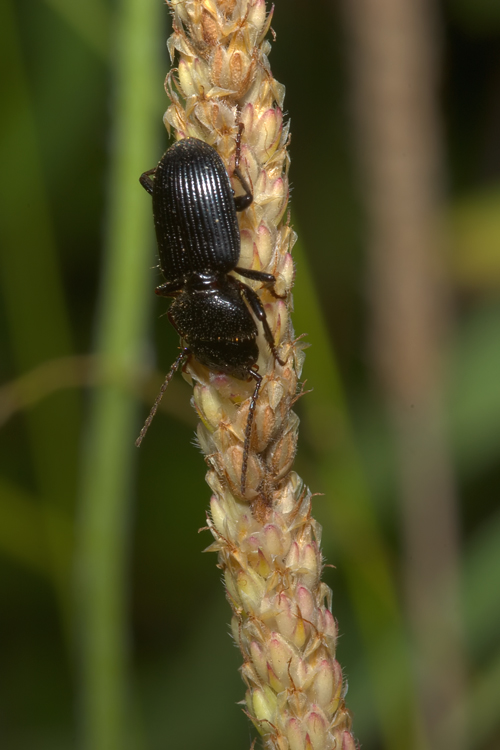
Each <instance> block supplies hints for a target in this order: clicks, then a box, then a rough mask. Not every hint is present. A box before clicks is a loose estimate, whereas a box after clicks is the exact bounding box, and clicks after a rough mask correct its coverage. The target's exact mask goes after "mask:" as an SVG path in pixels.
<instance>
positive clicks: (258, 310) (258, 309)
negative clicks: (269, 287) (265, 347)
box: [238, 281, 286, 365]
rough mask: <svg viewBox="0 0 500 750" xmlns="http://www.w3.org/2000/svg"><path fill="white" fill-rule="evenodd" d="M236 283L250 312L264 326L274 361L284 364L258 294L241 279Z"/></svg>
mask: <svg viewBox="0 0 500 750" xmlns="http://www.w3.org/2000/svg"><path fill="white" fill-rule="evenodd" d="M238 285H239V287H240V289H241V291H242V293H243V294H244V296H245V299H246V300H247V302H248V304H249V305H250V307H251V308H252V312H253V314H254V315H255V317H256V318H257V320H260V322H261V323H262V327H263V328H264V336H265V337H266V341H267V343H268V344H269V348H270V349H271V351H272V353H273V355H274V359H275V360H276V362H278V363H279V364H280V365H285V364H286V362H283V360H282V359H280V357H279V354H278V350H277V349H276V344H275V343H274V337H273V334H272V333H271V329H270V328H269V323H268V322H267V315H266V311H265V309H264V305H263V304H262V302H261V301H260V298H259V295H258V294H257V293H256V292H254V290H253V289H251V288H250V287H249V286H247V285H246V284H243V282H242V281H239V282H238Z"/></svg>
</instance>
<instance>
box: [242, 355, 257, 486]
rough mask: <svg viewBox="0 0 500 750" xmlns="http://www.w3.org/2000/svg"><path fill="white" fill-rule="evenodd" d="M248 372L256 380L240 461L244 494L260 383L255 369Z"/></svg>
mask: <svg viewBox="0 0 500 750" xmlns="http://www.w3.org/2000/svg"><path fill="white" fill-rule="evenodd" d="M248 374H249V375H250V376H251V377H252V378H253V379H254V380H255V381H256V384H255V388H254V392H253V395H252V399H251V401H250V406H249V407H248V417H247V426H246V428H245V443H244V446H243V461H242V462H241V485H240V486H241V494H242V495H245V485H246V481H247V464H248V452H249V450H250V437H251V435H252V425H253V418H254V415H255V407H256V405H257V397H258V395H259V390H260V386H261V383H262V375H259V373H258V372H255V370H249V371H248Z"/></svg>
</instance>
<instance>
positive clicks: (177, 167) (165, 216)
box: [136, 129, 285, 495]
mask: <svg viewBox="0 0 500 750" xmlns="http://www.w3.org/2000/svg"><path fill="white" fill-rule="evenodd" d="M240 136H241V129H240ZM238 162H239V140H238V142H237V149H236V165H235V170H234V173H235V175H236V176H237V177H238V180H239V181H240V183H241V186H242V188H243V190H244V191H245V193H244V195H241V196H237V197H235V196H234V191H233V189H232V187H231V182H230V180H229V176H228V174H227V171H226V168H225V166H224V163H223V161H222V159H221V157H220V156H219V154H218V153H217V151H216V150H215V149H214V148H213V147H212V146H210V145H209V144H208V143H205V141H201V140H198V139H197V138H185V139H183V140H180V141H177V143H175V144H174V145H173V146H171V147H170V148H169V149H168V150H167V151H166V152H165V153H164V154H163V156H162V157H161V159H160V161H159V163H158V166H157V167H155V168H154V169H151V170H149V171H148V172H144V173H143V174H142V175H141V178H140V182H141V185H142V186H143V187H144V188H145V190H147V192H148V193H150V195H152V198H153V217H154V223H155V229H156V240H157V243H158V253H159V256H160V269H161V272H162V274H163V276H164V278H165V283H163V284H161V285H160V286H159V287H157V289H156V290H155V291H156V294H159V295H160V296H164V297H173V298H174V301H173V302H172V304H171V305H170V308H169V310H168V317H169V320H170V322H171V323H172V325H173V326H174V328H175V329H176V331H177V332H178V333H179V335H180V337H181V339H182V340H183V341H184V342H185V346H184V348H183V349H182V351H181V353H180V354H179V356H178V357H177V359H176V360H175V362H174V364H173V365H172V367H171V368H170V371H169V372H168V374H167V376H166V378H165V381H164V383H163V385H162V387H161V390H160V392H159V394H158V396H157V398H156V401H155V403H154V405H153V407H152V409H151V412H150V414H149V416H148V418H147V420H146V422H145V424H144V427H143V428H142V430H141V432H140V435H139V437H138V438H137V440H136V445H137V446H139V445H140V444H141V442H142V439H143V438H144V435H145V434H146V432H147V429H148V427H149V425H150V424H151V421H152V419H153V417H154V415H155V413H156V410H157V408H158V406H159V403H160V400H161V398H162V396H163V394H164V392H165V390H166V388H167V386H168V384H169V382H170V380H171V379H172V377H173V375H174V373H175V371H176V370H177V368H178V367H179V366H180V365H181V364H184V363H185V362H186V360H187V359H188V357H189V356H190V355H193V356H194V357H195V358H196V359H197V360H198V362H200V363H201V364H202V365H205V366H206V367H208V368H209V369H210V370H213V371H215V372H221V373H225V374H227V375H230V376H232V377H235V378H238V379H239V380H250V379H252V378H253V380H255V389H254V392H253V395H252V398H251V401H250V407H249V410H248V418H247V424H246V428H245V443H244V448H243V461H242V467H241V494H242V495H244V494H245V482H246V473H247V462H248V451H249V447H250V436H251V431H252V423H253V418H254V413H255V407H256V403H257V398H258V395H259V389H260V386H261V383H262V376H261V375H259V373H258V372H257V368H256V364H257V359H258V356H259V349H258V346H257V334H258V330H257V326H256V323H255V320H254V318H253V316H255V318H257V320H259V321H260V322H261V323H262V326H263V329H264V335H265V338H266V341H267V343H268V345H269V348H270V350H271V352H272V353H273V355H274V358H275V360H276V361H277V362H279V364H280V365H284V364H285V362H283V361H282V360H281V359H280V357H279V355H278V352H277V350H276V346H275V342H274V338H273V335H272V333H271V329H270V328H269V324H268V322H267V317H266V312H265V309H264V306H263V304H262V302H261V300H260V298H259V295H258V294H257V293H256V292H255V291H254V290H253V289H252V288H251V287H249V286H248V285H247V284H244V283H243V282H242V281H240V280H239V279H237V278H235V277H234V276H232V275H230V272H231V271H235V272H236V273H238V274H239V275H240V276H243V277H245V278H248V279H253V280H254V281H261V282H263V283H264V284H266V285H269V286H270V288H271V287H272V285H273V284H274V283H275V281H276V279H275V277H274V276H273V275H272V274H269V273H263V272H261V271H254V270H251V269H248V268H241V267H240V266H238V265H237V263H238V260H239V256H240V233H239V228H238V220H237V217H236V212H237V211H243V210H245V209H246V208H248V206H249V205H250V204H251V203H252V200H253V196H252V193H251V191H250V188H249V186H248V184H247V182H246V180H245V179H244V177H243V175H242V174H241V172H240V170H239V164H238ZM271 291H272V288H271ZM273 293H274V292H273ZM276 296H277V295H276ZM252 313H253V316H252Z"/></svg>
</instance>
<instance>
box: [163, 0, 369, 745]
mask: <svg viewBox="0 0 500 750" xmlns="http://www.w3.org/2000/svg"><path fill="white" fill-rule="evenodd" d="M168 4H169V7H170V9H171V12H172V16H173V33H172V36H171V37H170V39H169V40H168V49H169V52H170V55H171V58H172V60H173V61H174V60H175V61H176V62H177V68H174V69H173V70H172V71H171V72H170V73H169V75H168V76H167V79H166V82H165V86H166V90H167V93H168V95H169V97H170V100H171V105H170V106H169V108H168V110H167V112H166V114H165V124H166V126H167V128H168V130H169V131H170V130H171V129H173V130H174V131H175V136H176V138H178V139H180V138H186V137H195V138H200V139H201V140H204V141H206V142H208V143H210V144H211V145H213V146H214V147H215V148H216V149H217V151H218V152H219V154H220V155H221V157H222V159H223V161H224V163H225V165H226V168H227V170H228V174H229V175H231V176H232V175H233V173H234V169H235V166H238V165H236V164H235V161H236V160H237V159H238V151H239V169H240V170H241V172H242V174H243V176H244V178H245V179H246V180H247V182H248V184H249V185H250V187H251V190H252V193H253V197H254V200H253V203H252V205H251V206H250V208H248V209H247V210H245V211H244V212H242V213H241V214H240V218H239V221H240V234H241V257H240V261H239V266H243V267H245V268H252V269H255V270H259V271H264V272H266V273H270V274H273V275H274V277H275V278H276V285H275V287H274V294H273V293H272V291H271V290H269V289H266V288H259V287H261V286H262V285H261V284H257V283H256V282H252V281H248V280H247V279H245V283H247V284H250V285H252V286H254V287H255V288H256V289H258V290H259V296H260V298H261V300H262V302H263V304H264V307H265V310H266V315H267V319H268V322H269V326H270V328H271V331H272V334H273V337H274V341H275V344H276V347H277V349H278V352H279V356H280V358H281V359H282V361H284V362H285V364H284V365H280V364H278V363H277V362H276V359H275V357H274V356H273V354H272V353H271V352H270V350H269V347H268V345H267V344H266V341H265V339H264V337H263V336H262V335H259V339H258V343H259V351H260V356H259V360H258V367H259V374H260V375H261V376H262V378H263V380H262V385H261V389H260V393H259V397H258V400H257V404H256V409H255V416H254V420H253V426H252V433H251V438H250V445H249V454H248V462H247V480H246V488H245V494H244V496H242V495H241V488H240V479H241V472H242V465H243V459H244V442H245V428H246V424H247V418H248V410H249V407H250V400H251V396H252V392H253V388H254V384H253V383H246V382H242V381H240V380H237V379H235V378H231V377H229V376H226V375H223V374H220V373H214V372H210V371H208V370H207V368H205V367H203V366H202V365H200V364H199V363H197V362H196V361H192V362H190V363H189V365H188V377H189V378H192V379H193V380H194V381H195V386H194V394H193V404H194V407H195V409H196V411H197V413H198V415H199V417H200V424H199V426H198V433H197V434H198V440H199V444H200V446H201V448H202V450H203V452H204V454H205V457H206V462H207V465H208V473H207V482H208V484H209V486H210V488H211V490H212V492H213V495H212V499H211V502H210V514H209V517H208V525H209V528H210V531H211V532H212V535H213V537H214V542H213V543H212V545H211V546H210V547H209V549H210V550H214V551H216V552H217V553H218V556H219V565H220V567H221V568H222V570H223V576H224V583H225V586H226V592H227V598H228V600H229V602H230V605H231V608H232V610H233V618H232V632H233V636H234V639H235V641H236V642H237V643H238V645H239V647H240V649H241V652H242V655H243V666H242V668H241V673H242V676H243V679H244V681H245V684H246V686H247V692H246V699H245V706H246V712H247V714H248V716H249V717H250V719H251V720H252V722H253V723H254V725H255V727H256V728H257V730H258V731H259V733H260V734H261V736H262V738H263V743H264V747H266V748H269V749H271V748H272V749H273V750H333V749H334V748H335V750H354V747H355V744H354V740H353V737H352V734H351V733H350V725H351V719H350V715H349V712H348V711H347V709H346V707H345V704H344V696H345V693H346V684H345V683H344V681H343V678H342V672H341V668H340V666H339V664H338V662H337V661H336V660H335V645H336V638H337V627H336V623H335V620H334V618H333V616H332V613H331V602H330V600H331V592H330V589H329V588H328V587H327V586H326V585H325V584H323V583H321V580H320V579H321V571H322V560H321V552H320V537H321V529H320V527H319V525H318V524H317V523H316V522H315V521H314V519H313V518H312V516H311V493H310V492H309V490H308V489H307V488H306V487H304V485H303V483H302V481H301V480H300V478H299V477H298V476H297V474H296V473H295V472H294V471H293V469H292V466H293V460H294V456H295V451H296V445H297V430H298V424H299V420H298V418H297V416H296V415H295V414H294V412H293V411H292V405H293V403H294V402H295V400H296V398H297V385H298V379H299V377H300V373H301V367H302V362H303V351H302V344H301V342H300V341H297V340H296V339H295V337H294V333H293V328H292V324H291V321H290V311H291V306H292V299H291V287H292V283H293V278H294V267H293V261H292V257H291V250H292V247H293V244H294V242H295V234H294V232H293V230H292V228H291V226H290V224H289V221H288V219H287V218H285V212H286V207H287V203H288V196H289V188H288V167H289V158H288V153H287V145H288V140H289V135H288V133H289V123H288V122H284V119H283V111H282V107H283V98H284V93H285V90H284V87H283V86H282V85H281V84H280V83H278V82H277V81H276V80H275V79H274V78H273V75H272V72H271V68H270V65H269V61H268V54H269V52H270V48H271V45H270V43H269V41H268V40H267V38H266V37H267V34H268V31H269V29H270V25H271V18H272V12H273V11H272V10H271V12H269V13H268V12H267V10H266V3H265V0H184V1H183V2H179V0H176V1H175V2H174V1H173V0H172V1H171V2H169V3H168ZM238 144H240V145H239V148H238ZM233 188H234V190H235V192H236V193H238V192H241V187H240V184H239V182H238V180H237V179H233Z"/></svg>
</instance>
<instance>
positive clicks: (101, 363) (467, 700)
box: [0, 0, 500, 750]
mask: <svg viewBox="0 0 500 750" xmlns="http://www.w3.org/2000/svg"><path fill="white" fill-rule="evenodd" d="M438 10H439V24H440V33H439V41H438V45H439V48H440V60H439V62H438V63H437V64H438V65H439V69H440V74H439V78H440V87H439V97H440V107H441V126H442V131H441V138H442V142H443V152H444V156H443V161H444V173H445V183H446V205H445V208H444V209H443V213H444V216H443V217H442V218H443V225H444V226H445V227H446V231H447V234H448V242H447V245H448V253H447V257H446V285H447V288H448V290H449V295H450V305H449V307H450V310H449V321H448V335H447V339H446V341H447V344H446V347H445V357H444V360H445V363H444V374H443V392H444V398H443V410H444V425H445V427H444V434H445V448H446V451H447V453H448V454H449V466H450V472H451V479H450V486H452V487H453V493H452V495H453V498H452V500H453V502H452V503H451V504H450V507H449V508H448V516H447V523H449V524H451V525H452V526H453V527H456V528H458V529H459V532H458V534H457V535H456V539H457V540H458V557H457V558H456V559H455V560H454V570H453V571H452V578H453V579H454V580H456V581H458V595H457V596H458V598H457V601H458V602H459V610H458V611H459V614H458V620H459V622H458V625H457V631H459V632H460V633H461V634H462V636H461V639H459V642H460V646H459V647H458V648H457V649H456V650H455V656H456V657H457V659H458V661H459V662H460V664H461V667H460V670H459V671H460V672H461V675H462V678H463V683H461V685H460V689H459V690H457V695H458V696H459V697H458V699H457V701H458V702H456V703H455V704H454V705H453V704H452V705H448V706H447V708H446V715H444V714H443V712H441V714H440V717H439V719H438V720H435V721H437V723H438V724H439V723H441V722H442V723H443V725H445V726H446V725H448V724H450V725H457V722H458V724H460V723H461V722H462V721H465V724H466V725H468V729H467V730H466V732H465V733H464V734H463V735H461V740H460V741H461V743H462V744H461V745H460V746H461V747H464V748H465V747H467V748H471V749H472V748H474V749H477V750H479V749H481V750H493V748H498V747H500V699H499V696H500V594H499V592H500V504H499V502H498V501H499V497H500V96H499V91H500V5H499V4H498V2H496V0H450V1H449V2H446V3H444V2H443V3H441V4H440V5H439V7H438ZM345 25H346V22H345V14H344V13H342V12H341V9H340V7H339V4H338V3H336V2H334V1H333V0H331V1H330V2H328V1H327V0H315V1H314V2H311V3H309V4H308V6H307V9H306V8H305V7H304V3H303V2H300V0H286V1H285V0H277V1H276V9H275V17H274V20H273V28H274V29H275V31H276V33H277V42H276V44H275V45H274V47H273V51H272V55H271V62H272V66H273V73H274V75H275V77H276V78H277V79H278V80H279V81H280V82H282V83H284V84H285V85H286V89H287V95H286V109H287V112H288V114H289V116H290V117H291V119H292V135H293V139H292V143H291V155H292V167H291V173H290V175H291V180H292V187H293V192H292V203H291V205H292V211H293V221H294V225H295V226H296V228H297V230H298V231H299V236H300V241H299V243H298V245H297V246H296V250H297V254H296V263H297V269H298V275H297V281H296V294H295V308H296V311H295V318H294V321H295V328H296V331H297V332H298V333H302V332H303V331H306V332H307V333H308V341H309V342H310V343H311V345H312V347H311V349H309V350H308V353H307V359H306V365H305V368H304V374H303V375H304V377H305V378H307V387H312V388H314V389H315V390H314V392H313V394H311V395H310V396H307V397H305V398H304V399H302V400H301V402H300V403H299V404H298V411H299V414H300V417H301V419H302V425H303V426H302V429H301V437H300V442H299V454H298V458H297V465H296V468H297V470H298V471H299V473H301V475H302V476H303V477H304V479H305V481H306V482H307V483H308V484H309V486H310V487H311V488H312V490H313V491H314V492H322V493H324V494H325V496H324V497H320V498H317V499H316V500H315V512H316V514H317V517H318V519H319V520H320V522H321V523H322V525H323V529H324V532H323V549H324V554H325V557H326V559H327V561H328V562H329V563H333V564H334V565H335V569H331V568H326V570H325V580H326V581H327V582H328V584H329V585H330V586H331V587H332V589H333V611H334V614H335V616H336V617H337V618H338V620H339V631H340V634H341V637H340V639H339V647H338V658H339V661H340V662H341V664H342V666H343V668H344V671H345V674H346V676H347V678H348V680H349V693H348V698H347V702H348V705H349V707H350V709H351V710H352V712H353V715H354V731H355V734H356V736H357V737H358V738H359V739H360V741H361V742H362V746H363V747H364V748H365V749H366V750H376V749H377V748H403V747H404V748H410V747H415V748H417V747H418V748H424V747H434V746H436V745H435V744H434V745H433V743H432V740H429V738H428V737H427V734H426V732H427V730H426V728H425V727H426V719H425V718H422V715H423V716H425V715H426V711H425V705H424V707H423V708H422V692H423V693H424V694H425V684H426V679H427V677H426V674H425V671H424V674H422V671H423V670H422V668H421V664H422V662H419V655H418V648H417V646H415V643H414V640H413V636H412V633H414V628H413V624H412V621H411V613H408V610H407V608H406V606H405V598H406V597H405V592H406V579H405V563H404V561H405V560H407V559H408V555H407V550H405V538H406V537H405V535H404V534H403V533H402V531H401V527H402V521H401V517H402V515H404V510H402V507H401V497H400V496H401V492H402V490H401V485H400V479H399V475H400V467H399V461H400V456H399V454H398V450H397V445H396V444H397V442H398V437H397V434H396V435H395V433H394V427H393V422H392V420H391V416H390V403H388V398H387V395H384V394H383V389H382V388H381V386H380V384H379V378H378V376H377V374H376V366H375V365H374V358H373V356H372V354H371V350H370V346H369V339H370V335H371V334H370V325H371V322H370V321H371V315H370V305H369V292H368V285H369V282H368V280H367V277H368V274H367V265H368V263H367V249H366V248H367V243H368V242H369V238H368V239H367V232H369V229H368V230H367V223H366V218H365V210H364V207H363V202H364V197H363V196H364V190H363V185H362V179H363V178H362V176H361V175H362V171H360V170H359V168H358V163H359V154H358V153H357V152H358V145H357V144H358V143H359V141H357V140H356V138H355V137H353V127H352V117H353V115H352V108H351V104H350V101H351V95H352V92H351V86H352V75H351V72H350V57H349V54H348V50H347V47H348V46H349V44H348V39H349V34H348V33H347V32H346V28H345ZM168 33H169V19H168V13H167V10H166V8H165V7H164V6H163V5H162V3H161V2H160V0H141V1H139V0H122V2H118V0H116V2H114V3H111V2H106V0H87V2H85V3H75V2H72V1H71V0H1V3H0V39H1V44H0V55H1V56H2V65H1V70H2V76H1V86H2V95H1V101H2V117H1V120H0V155H1V158H0V164H1V169H2V181H1V183H2V184H1V195H2V198H1V206H0V210H1V218H0V229H1V235H0V242H1V247H0V262H1V265H0V283H1V292H2V294H1V300H0V346H1V359H0V382H1V384H2V385H1V386H0V426H1V431H0V469H1V471H0V612H1V615H0V664H1V671H2V679H1V680H0V746H1V747H2V748H6V750H45V749H47V750H49V749H50V750H59V748H60V749H61V750H62V749H64V750H66V749H69V748H77V747H82V748H85V749H86V750H115V748H116V750H118V749H119V748H120V750H123V749H127V750H143V749H144V750H156V749H158V750H159V749H160V748H170V747H172V748H176V750H180V748H182V750H191V749H192V750H194V749H195V748H196V749H197V750H198V749H199V748H203V750H215V749H216V748H217V750H234V749H235V748H245V747H249V746H250V743H251V738H252V732H251V729H250V725H249V722H248V720H247V719H246V717H245V716H244V715H243V713H242V711H241V708H240V707H238V706H237V705H236V703H237V701H239V700H241V699H242V698H243V695H244V688H243V684H242V683H241V680H240V677H239V674H238V667H239V665H240V657H239V654H238V652H237V650H236V649H235V648H234V646H233V645H232V643H231V641H230V638H229V636H228V634H227V633H228V622H229V607H228V605H227V603H226V601H225V599H224V594H223V589H222V586H221V583H220V572H219V571H218V570H217V568H216V567H215V563H216V559H215V556H213V555H202V554H201V553H202V551H203V549H204V548H205V547H206V546H208V544H209V543H210V537H209V535H208V533H207V532H206V531H205V532H202V533H200V534H198V533H197V531H198V529H199V528H200V527H203V526H204V523H205V513H206V509H207V505H208V499H209V490H208V488H207V487H206V485H205V484H204V462H203V460H202V458H201V456H199V455H198V451H197V450H196V449H195V448H194V447H193V445H192V443H193V434H194V428H195V425H196V420H195V417H194V413H193V412H192V411H191V409H190V406H189V399H190V391H189V388H188V386H187V385H186V384H185V383H184V382H183V381H182V379H181V378H180V376H178V377H177V378H175V379H174V381H173V382H172V383H171V384H170V386H169V391H168V392H167V394H166V396H165V398H164V400H163V405H162V409H161V411H160V413H159V415H158V416H157V417H156V419H155V422H154V423H153V426H152V428H151V430H150V432H149V434H148V436H147V439H146V440H145V442H144V444H143V446H142V448H141V450H140V451H137V450H136V449H135V447H134V445H133V442H134V438H135V436H136V435H137V433H138V430H139V429H140V426H141V424H142V421H143V419H144V417H145V414H146V412H147V409H148V408H149V405H150V404H151V403H152V401H153V399H154V396H155V394H156V392H157V389H158V387H159V384H160V382H161V380H162V377H163V374H164V373H165V372H166V370H167V369H168V367H169V366H170V364H171V362H172V361H173V359H174V356H175V352H176V351H177V349H176V347H177V345H178V342H177V338H176V335H175V333H174V331H173V330H172V328H171V326H170V325H169V324H168V321H167V320H166V319H165V318H164V317H162V316H163V313H164V312H165V309H166V306H165V304H164V301H161V300H159V299H155V298H154V295H153V288H154V285H155V284H156V283H157V279H158V274H157V271H156V270H154V269H153V266H154V265H155V262H156V261H155V255H154V242H153V231H152V229H153V227H152V220H151V206H150V199H149V197H148V196H147V195H146V193H145V192H144V191H142V190H141V188H140V186H139V182H138V177H139V175H140V173H141V172H142V171H144V170H146V169H149V168H151V167H152V166H153V165H154V164H155V163H156V161H157V159H158V158H159V156H160V154H161V153H162V152H163V150H164V149H165V148H166V146H167V143H168V140H167V135H166V133H165V131H164V129H163V126H162V120H161V118H162V115H163V112H164V111H165V109H166V108H167V106H168V101H167V98H166V96H165V94H164V91H163V79H164V76H165V74H166V72H167V70H168V68H169V61H168V57H167V53H166V48H165V40H166V37H167V35H168ZM368 226H369V225H368ZM389 402H390V399H389ZM417 630H418V628H417ZM424 661H425V660H424ZM429 679H431V678H429ZM422 684H423V685H424V689H423V691H422ZM419 685H420V687H418V686H419ZM430 693H431V694H432V688H430ZM423 704H425V700H423ZM457 716H458V717H459V719H457ZM431 723H432V722H431ZM443 731H444V735H442V736H453V730H450V731H451V734H450V735H446V729H444V730H443ZM431 734H432V732H431ZM451 746H452V745H445V744H442V745H441V747H443V748H447V747H451ZM453 746H454V747H458V745H453Z"/></svg>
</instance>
